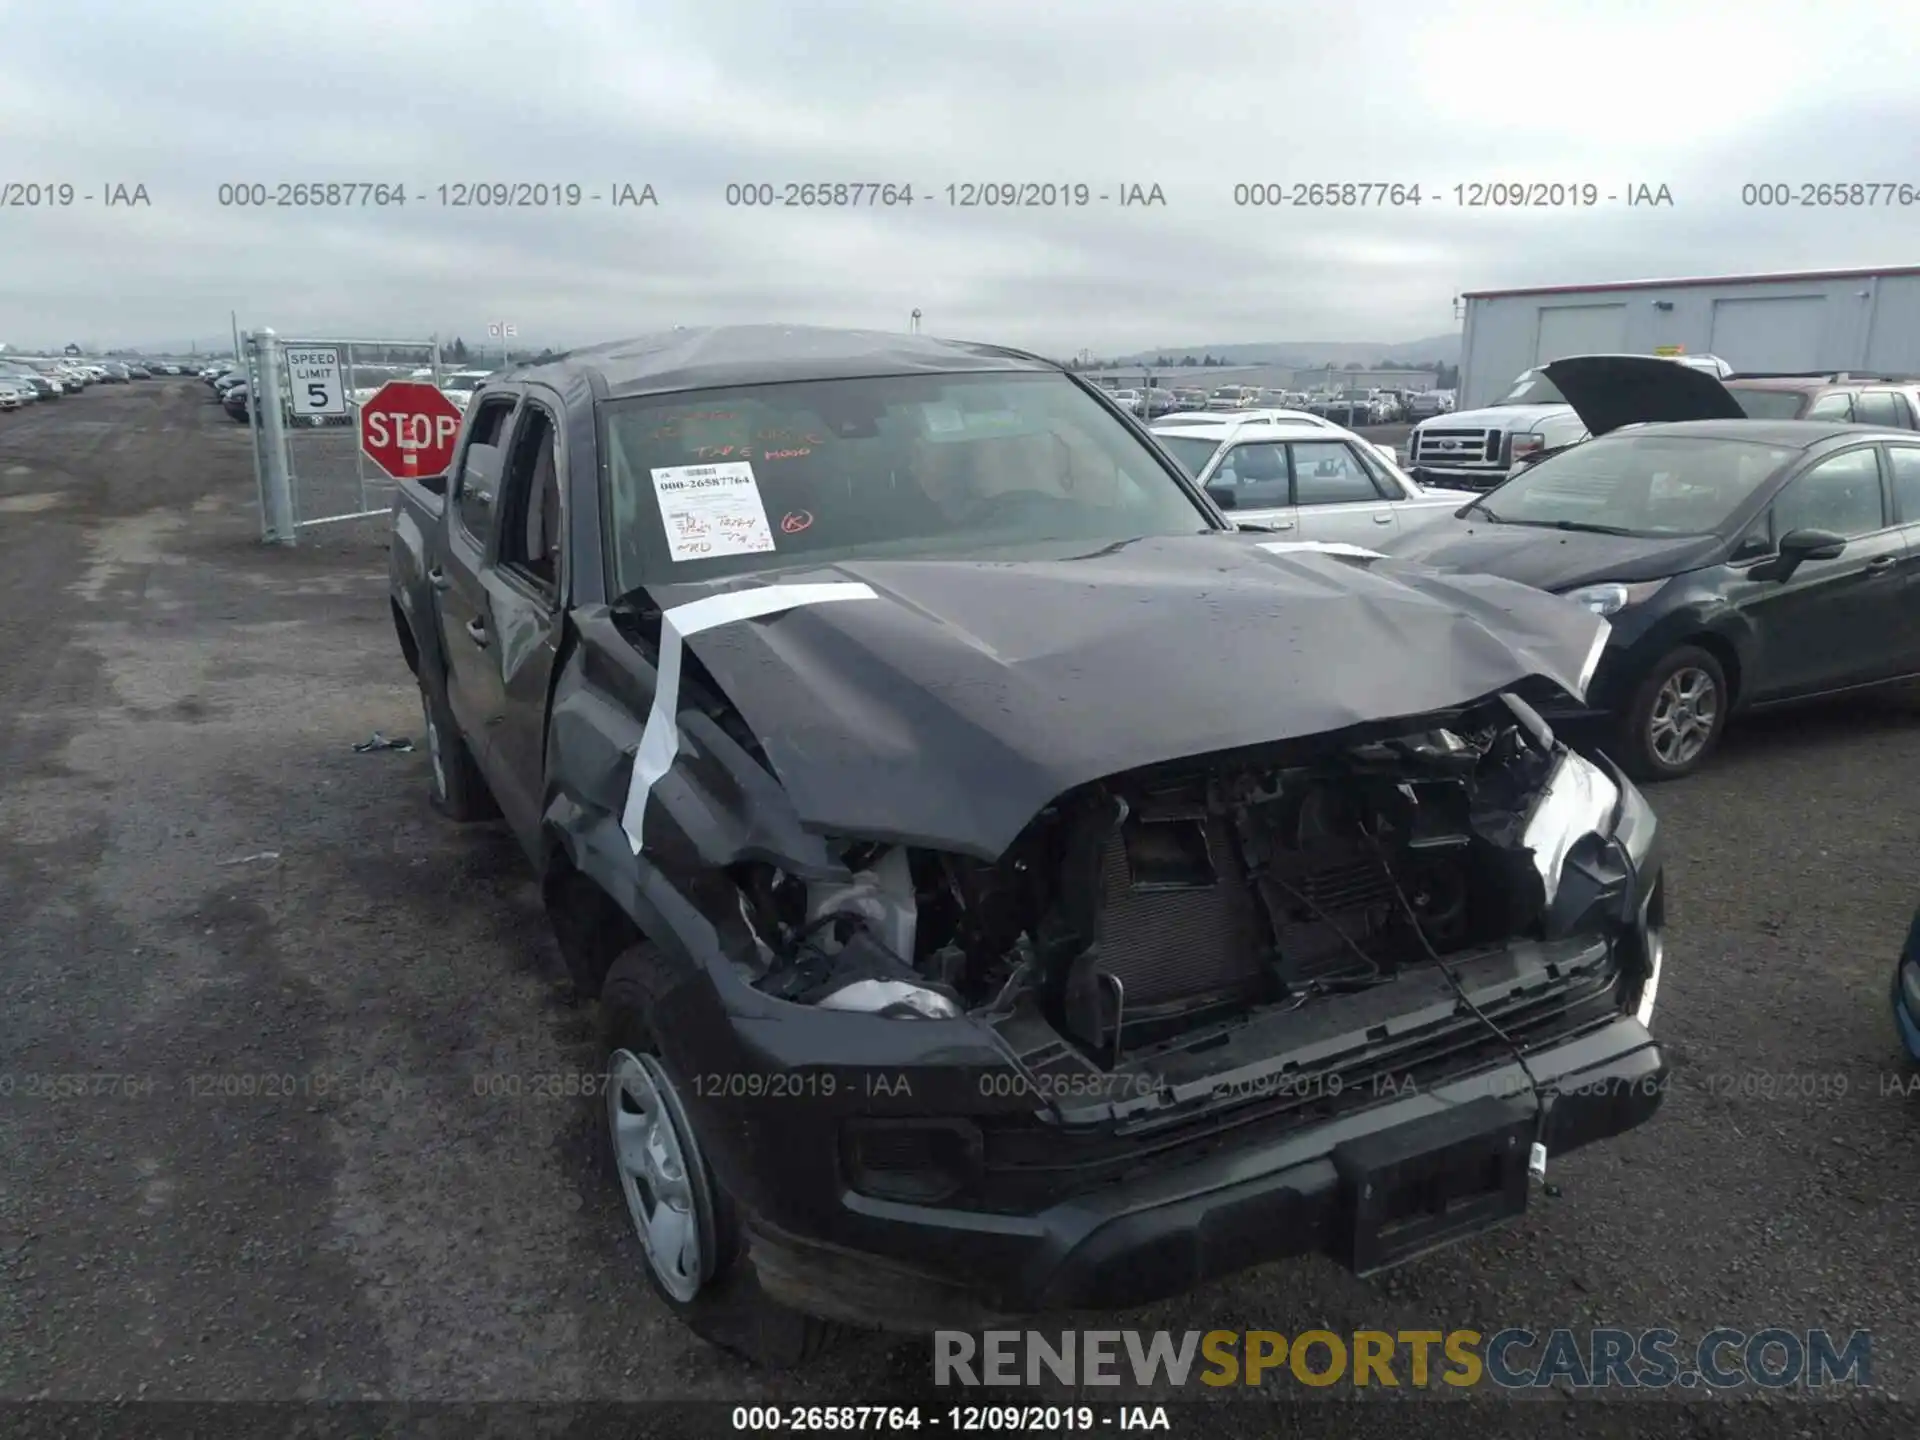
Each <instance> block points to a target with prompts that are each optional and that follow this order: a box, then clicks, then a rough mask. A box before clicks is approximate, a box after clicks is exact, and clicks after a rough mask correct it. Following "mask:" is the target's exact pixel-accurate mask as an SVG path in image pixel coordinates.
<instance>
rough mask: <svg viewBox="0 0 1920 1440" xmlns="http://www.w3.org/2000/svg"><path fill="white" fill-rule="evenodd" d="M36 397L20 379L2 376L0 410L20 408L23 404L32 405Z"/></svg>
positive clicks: (0, 381) (0, 380)
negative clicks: (9, 378)
mask: <svg viewBox="0 0 1920 1440" xmlns="http://www.w3.org/2000/svg"><path fill="white" fill-rule="evenodd" d="M36 398H37V397H36V396H35V395H34V393H33V391H32V390H31V389H29V388H28V387H27V386H26V385H24V384H22V383H21V382H20V381H18V380H8V379H6V378H5V377H0V410H18V409H19V408H20V407H21V406H23V405H31V404H32V403H33V402H34V400H35V399H36Z"/></svg>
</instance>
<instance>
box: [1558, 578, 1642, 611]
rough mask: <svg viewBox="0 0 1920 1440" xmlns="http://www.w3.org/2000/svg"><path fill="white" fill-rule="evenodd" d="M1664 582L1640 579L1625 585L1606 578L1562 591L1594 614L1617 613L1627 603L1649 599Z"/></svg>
mask: <svg viewBox="0 0 1920 1440" xmlns="http://www.w3.org/2000/svg"><path fill="white" fill-rule="evenodd" d="M1666 583H1667V582H1666V581H1665V580H1642V581H1640V582H1639V583H1637V584H1633V585H1626V584H1622V583H1620V582H1619V581H1617V580H1607V581H1604V582H1602V583H1601V584H1598V585H1582V586H1581V587H1580V588H1579V589H1578V590H1568V591H1566V592H1564V593H1565V595H1566V597H1567V599H1569V600H1573V601H1577V602H1578V603H1580V604H1582V605H1584V606H1586V607H1587V609H1589V610H1591V611H1592V612H1593V613H1594V614H1596V615H1618V614H1619V613H1620V612H1621V611H1622V610H1624V609H1626V608H1627V607H1628V606H1629V605H1638V604H1640V603H1641V602H1642V601H1644V600H1651V599H1652V598H1653V597H1654V595H1655V593H1656V592H1658V591H1659V589H1660V587H1661V586H1662V585H1665V584H1666Z"/></svg>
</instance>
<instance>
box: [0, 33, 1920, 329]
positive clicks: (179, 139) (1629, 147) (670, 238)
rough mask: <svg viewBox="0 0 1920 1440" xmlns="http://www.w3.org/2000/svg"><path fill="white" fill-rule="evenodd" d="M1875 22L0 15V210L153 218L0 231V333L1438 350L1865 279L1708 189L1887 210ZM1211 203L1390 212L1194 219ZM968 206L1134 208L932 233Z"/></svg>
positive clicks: (1835, 230) (1075, 211) (1790, 226)
mask: <svg viewBox="0 0 1920 1440" xmlns="http://www.w3.org/2000/svg"><path fill="white" fill-rule="evenodd" d="M1884 21H1885V12H1884V11H1877V12H1876V11H1873V10H1870V9H1866V8H1862V9H1859V10H1855V9H1853V8H1852V7H1849V6H1846V5H1834V4H1824V5H1818V6H1814V5H1807V4H1794V3H1779V4H1772V5H1769V4H1764V3H1753V4H1748V5H1745V6H1742V7H1740V9H1739V10H1738V11H1737V12H1734V11H1729V10H1726V9H1725V8H1724V7H1704V6H1702V7H1685V6H1674V5H1671V4H1662V5H1653V4H1643V3H1633V0H1615V3H1611V4H1605V5H1598V4H1590V5H1573V4H1555V5H1551V6H1547V5H1541V4H1538V3H1528V4H1523V5H1507V4H1495V3H1481V4H1476V5H1475V6H1472V7H1469V8H1467V9H1465V10H1462V9H1459V8H1457V7H1455V8H1447V7H1439V6H1423V7H1415V6H1412V5H1397V4H1396V5H1377V6H1347V7H1333V8H1328V9H1319V8H1315V9H1311V10H1309V9H1303V8H1299V7H1275V6H1272V5H1268V4H1248V3H1223V4H1213V5H1207V6H1191V7H1168V6H1165V5H1163V4H1154V5H1147V4H1138V3H1126V0H1110V3H1102V4H1097V5H1096V4H1091V3H1056V4H1054V5H1051V6H1044V7H1038V6H1031V5H1029V4H1026V3H1021V4H1014V3H1010V0H920V3H917V4H915V5H912V6H898V5H881V4H878V3H871V0H855V3H851V4H843V5H835V6H832V7H807V6H787V5H774V4H771V3H764V4H762V3H755V4H739V3H736V4H731V5H725V6H721V5H714V4H710V3H708V4H693V3H658V0H656V3H650V4H648V5H646V6H644V7H636V6H632V5H628V4H621V3H615V0H575V3H570V4H568V5H555V6H549V7H545V8H542V9H536V8H533V7H510V8H507V7H489V6H485V5H475V4H472V3H467V4H462V5H453V4H448V3H445V0H412V3H409V4H407V5H404V6H394V5H391V4H376V3H372V0H336V3H333V4H330V5H329V6H327V7H325V10H324V12H321V13H320V14H319V16H318V18H308V16H307V15H306V13H305V12H302V11H299V10H297V9H293V8H288V7H241V8H240V9H238V10H233V9H224V10H221V11H218V12H210V11H200V10H187V11H183V10H181V8H180V7H176V6H165V7H161V6H148V5H145V4H136V3H123V4H105V3H95V4H91V5H88V4H81V3H75V4H63V5H44V4H43V5H32V6H15V7H11V8H10V9H9V11H8V16H7V21H6V28H5V31H4V37H5V43H4V46H0V181H7V180H11V181H21V182H24V183H32V182H35V181H47V180H54V181H70V182H72V183H74V184H75V185H76V186H77V187H78V188H79V189H80V190H81V191H82V192H87V193H96V194H97V193H99V191H100V189H101V187H102V185H104V184H107V183H110V182H113V181H123V182H126V183H130V184H131V183H135V182H138V183H144V184H145V185H146V187H147V190H148V193H149V194H150V196H151V197H152V205H151V206H150V207H148V208H141V209H133V210H127V209H113V210H109V209H105V208H103V207H101V206H100V205H99V204H98V203H97V202H95V203H93V204H91V205H89V204H85V203H79V204H76V205H74V206H72V207H71V208H67V209H51V210H50V209H46V208H38V209H35V208H7V209H0V241H3V243H4V251H5V255H6V262H7V263H6V264H5V265H4V266H0V314H3V315H5V316H6V317H7V318H6V321H5V324H6V326H7V328H8V329H9V331H10V332H11V334H13V335H17V336H20V337H24V338H26V339H30V340H31V341H34V342H45V343H54V342H58V341H61V340H63V339H65V338H67V337H68V336H70V335H74V334H87V335H95V336H99V337H102V338H103V339H110V340H117V341H121V342H126V343H140V342H143V341H145V342H157V341H163V340H166V339H169V338H175V337H178V338H186V337H204V336H213V335H219V334H221V333H223V332H224V331H225V329H226V317H227V313H228V311H229V310H235V309H237V310H238V311H239V312H240V314H241V321H242V323H243V324H250V325H272V326H274V327H275V328H276V329H278V330H280V331H281V333H283V334H293V333H295V332H296V331H300V330H305V331H308V332H309V333H314V332H324V333H329V334H348V333H353V334H365V333H368V332H371V331H380V332H388V333H397V334H406V335H414V334H426V333H429V332H432V331H438V332H440V333H442V334H453V333H464V334H466V335H467V336H468V337H469V338H471V336H472V335H473V334H476V333H478V332H480V331H481V330H482V329H483V327H484V326H485V324H486V322H487V321H488V320H490V319H496V318H502V317H506V318H511V319H513V320H515V322H516V323H517V324H518V326H519V328H520V334H521V336H522V338H523V341H528V342H532V343H535V344H548V343H550V344H553V345H556V346H559V345H568V344H577V343H584V342H591V341H594V340H599V339H604V338H608V337H609V336H610V335H612V334H616V333H622V332H624V333H632V332H634V331H643V330H647V329H653V328H659V327H662V326H667V325H673V324H700V323H715V322H727V321H744V320H763V319H789V320H794V321H809V322H815V323H846V324H854V325H863V326H882V327H887V328H904V326H905V324H906V323H907V321H906V317H907V314H908V312H909V311H911V310H912V309H913V308H914V307H916V306H918V307H919V308H921V309H922V310H923V312H924V313H925V316H926V322H925V323H926V328H928V329H929V330H930V331H934V332H937V333H947V334H957V335H965V336H969V337H975V338H991V339H997V340H1002V341H1005V342H1007V343H1011V344H1019V345H1026V346H1030V347H1034V348H1038V349H1042V350H1048V351H1052V352H1054V353H1062V352H1066V351H1071V350H1077V349H1079V348H1081V347H1082V346H1088V347H1092V348H1094V349H1111V350H1124V349H1136V348H1143V347H1150V346H1153V345H1159V344H1166V343H1172V342H1173V341H1175V340H1181V341H1186V340H1211V341H1213V342H1215V343H1232V342H1244V341H1250V340H1267V339H1364V340H1376V341H1392V340H1395V339H1402V338H1411V337H1414V336H1420V335H1428V334H1432V333H1435V332H1437V331H1442V330H1445V329H1448V328H1451V326H1452V325H1453V323H1454V321H1453V309H1452V302H1453V297H1454V296H1455V295H1456V294H1457V293H1458V292H1459V291H1461V290H1463V289H1475V288H1489V287H1504V286H1515V285H1523V284H1548V283H1579V282H1582V281H1589V280H1617V279H1627V278H1636V277H1643V276H1649V275H1663V274H1695V273H1706V274H1714V273H1737V272H1744V271H1749V270H1766V269H1801V268H1816V267H1826V266H1842V265H1851V264H1867V265H1871V264H1888V263H1894V262H1895V261H1897V260H1899V259H1901V258H1902V250H1903V248H1905V242H1906V237H1908V236H1910V235H1911V234H1912V233H1913V226H1914V224H1915V222H1916V221H1920V205H1913V206H1907V207H1899V206H1892V207H1875V208H1872V209H1864V210H1852V211H1848V210H1836V209H1804V210H1803V209H1799V208H1792V209H1788V210H1781V209H1778V208H1775V207H1754V206H1746V205H1743V204H1742V203H1741V186H1742V184H1744V183H1761V182H1776V181H1777V182H1785V183H1789V184H1798V183H1801V182H1806V181H1853V180H1860V181H1876V180H1878V181H1886V182H1891V183H1894V184H1899V183H1906V184H1909V185H1916V184H1920V164H1916V163H1915V162H1916V160H1920V140H1916V138H1915V137H1916V136H1920V128H1917V127H1916V126H1915V124H1914V121H1915V119H1916V118H1920V92H1916V91H1915V90H1914V89H1913V87H1912V86H1911V85H1910V84H1908V83H1906V79H1905V77H1909V76H1911V75H1912V74H1913V73H1915V72H1916V61H1920V39H1916V38H1914V37H1913V35H1912V33H1911V27H1900V26H1895V25H1890V24H1887V23H1884ZM1868 51H1870V53H1871V54H1872V56H1873V61H1874V63H1873V64H1872V65H1871V66H1863V65H1862V64H1861V63H1860V60H1861V57H1862V55H1863V53H1867V52H1868ZM494 180H502V181H521V182H528V183H532V184H545V185H547V186H548V187H550V189H551V187H556V186H557V187H561V193H565V192H564V187H566V186H569V185H576V184H577V185H579V186H580V187H581V190H582V193H583V195H585V194H592V193H599V194H602V195H603V196H604V195H609V194H612V193H614V192H615V189H616V187H618V186H621V185H626V184H631V185H633V186H634V187H635V188H636V191H637V190H638V188H639V187H641V186H644V185H649V184H650V185H652V186H653V188H654V193H655V194H656V196H657V197H658V199H659V204H658V206H657V207H656V208H647V209H641V210H634V209H616V208H613V207H611V206H609V205H608V204H607V203H605V201H604V200H603V201H602V202H600V203H597V204H596V203H593V202H591V201H585V200H583V202H582V203H581V204H580V205H578V206H567V205H552V204H549V205H545V206H528V207H516V208H509V209H501V208H495V207H486V208H478V207H472V206H469V207H464V208H460V207H454V206H450V205H445V204H442V203H441V200H440V195H441V192H440V190H439V187H440V186H442V185H446V186H449V187H459V186H462V185H470V184H472V183H474V182H487V181H494ZM328 181H332V182H336V183H340V182H362V183H375V184H385V185H401V186H403V187H404V188H405V190H406V193H407V194H408V196H409V199H408V202H407V204H406V205H405V206H404V207H390V208H376V207H372V206H365V207H360V206H356V207H353V208H348V209H311V208H303V209H289V210H281V209H277V208H269V209H267V210H259V209H250V208H238V207H235V206H232V205H223V204H222V203H221V199H222V191H221V186H222V185H228V186H231V185H235V184H251V183H256V182H257V183H263V184H266V185H268V186H270V187H277V185H278V184H279V183H280V182H289V183H293V182H328ZM1495 181H1525V182H1534V181H1541V182H1559V183H1562V184H1572V185H1574V186H1579V185H1582V184H1585V183H1587V182H1592V183H1594V184H1595V185H1596V186H1598V187H1599V189H1600V190H1601V191H1602V192H1603V193H1616V194H1618V193H1624V192H1625V187H1627V186H1629V185H1632V184H1638V183H1646V184H1649V185H1653V186H1658V185H1660V184H1666V185H1668V186H1669V187H1670V191H1671V193H1672V195H1673V196H1674V203H1673V205H1672V206H1671V207H1662V208H1657V209H1656V208H1644V207H1641V208H1629V207H1627V206H1626V205H1624V204H1623V203H1621V202H1613V203H1602V204H1599V205H1596V206H1593V207H1587V208H1582V207H1564V208H1545V209H1538V208H1533V209H1522V210H1514V209H1507V208H1499V207H1494V208H1478V209H1471V208H1465V207H1463V206H1462V205H1461V204H1460V203H1459V197H1458V196H1457V195H1456V193H1455V191H1454V189H1453V187H1455V186H1458V185H1470V184H1473V183H1477V182H1495ZM790 182H791V183H810V182H811V183H820V182H825V183H828V184H833V183H842V184H858V183H879V184H888V185H895V186H899V185H906V186H908V187H910V188H911V190H912V192H913V193H914V195H915V196H916V199H915V202H914V203H913V204H912V205H911V206H906V205H895V206H881V205H863V206H861V207H859V208H857V209H824V210H823V209H811V208H799V209H792V208H788V207H786V206H784V205H780V206H775V207H771V208H767V207H757V206H756V207H746V206H738V205H729V204H728V203H727V198H728V191H727V187H728V185H729V184H734V185H742V184H760V183H765V184H771V185H774V186H776V187H779V188H780V189H781V190H784V187H785V185H786V184H788V183H790ZM1252 182H1271V183H1274V184H1277V185H1280V186H1283V187H1289V189H1290V187H1292V186H1294V185H1296V184H1307V183H1314V182H1393V183H1398V184H1402V185H1418V186H1420V187H1421V189H1422V191H1423V203H1422V204H1421V205H1419V206H1417V207H1415V206H1410V205H1402V206H1397V207H1396V206H1391V205H1388V206H1367V207H1364V208H1340V207H1290V206H1289V207H1279V208H1253V207H1246V206H1237V205H1236V204H1235V203H1234V198H1233V197H1234V187H1235V186H1236V184H1245V183H1252ZM983 184H984V185H988V186H996V185H1002V184H1013V185H1026V184H1031V185H1033V186H1036V187H1042V188H1037V189H1035V190H1034V191H1033V192H1032V195H1031V198H1034V199H1044V198H1046V197H1047V194H1048V192H1047V191H1046V190H1045V189H1044V188H1043V187H1045V186H1048V185H1051V186H1053V187H1055V188H1054V191H1053V192H1052V193H1053V195H1054V197H1055V198H1056V199H1057V197H1058V196H1059V195H1060V194H1061V193H1063V192H1062V189H1061V187H1066V188H1065V191H1064V193H1066V194H1068V195H1069V196H1071V195H1072V194H1073V193H1074V192H1073V189H1072V187H1074V186H1077V185H1083V184H1084V185H1085V186H1087V187H1088V191H1089V194H1090V196H1098V195H1100V194H1103V193H1104V194H1107V195H1109V196H1115V195H1118V194H1120V193H1121V190H1122V187H1125V186H1129V185H1135V184H1137V185H1140V186H1142V187H1143V188H1144V187H1150V186H1153V185H1158V186H1159V187H1160V189H1161V192H1162V193H1163V194H1164V196H1165V197H1166V203H1165V205H1164V206H1163V207H1159V206H1156V207H1151V208H1141V207H1128V208H1123V207H1121V206H1120V205H1118V204H1117V203H1115V202H1114V201H1112V200H1109V201H1108V202H1106V203H1101V202H1099V201H1098V200H1097V199H1090V203H1088V204H1086V205H1085V206H1077V205H1073V204H1066V205H1061V204H1057V203H1056V204H1052V205H1046V204H1041V205H1031V206H1027V205H1022V206H1016V207H973V208H962V207H959V206H957V205H955V204H953V203H950V201H949V198H948V197H949V192H948V189H947V187H948V186H956V187H965V186H970V185H971V186H979V185H983ZM449 193H451V192H449ZM958 193H959V192H958V191H956V192H955V196H956V198H957V196H958Z"/></svg>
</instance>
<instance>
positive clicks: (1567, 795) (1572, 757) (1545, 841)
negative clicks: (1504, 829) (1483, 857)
mask: <svg viewBox="0 0 1920 1440" xmlns="http://www.w3.org/2000/svg"><path fill="white" fill-rule="evenodd" d="M1619 804H1620V787H1619V786H1618V785H1615V784H1614V783H1613V779H1612V777H1611V776H1609V775H1608V774H1607V772H1606V771H1604V770H1602V769H1601V768H1600V767H1599V766H1598V765H1595V764H1594V763H1593V762H1592V761H1591V760H1588V759H1587V758H1586V757H1585V756H1584V755H1579V754H1576V753H1575V752H1573V751H1571V750H1567V751H1563V752H1562V753H1561V756H1560V759H1559V762H1558V763H1557V764H1556V765H1555V766H1554V767H1553V773H1552V775H1550V776H1549V777H1548V779H1547V783H1546V787H1545V789H1544V790H1543V791H1542V792H1541V794H1540V798H1539V799H1538V800H1537V801H1536V802H1535V804H1534V808H1533V814H1532V815H1531V816H1529V817H1528V819H1527V827H1526V830H1525V832H1524V833H1523V834H1522V836H1521V841H1520V843H1521V844H1523V845H1525V846H1526V847H1527V848H1528V849H1529V850H1531V851H1533V863H1534V866H1535V867H1536V868H1537V869H1538V870H1539V872H1540V880H1541V883H1542V884H1543V885H1544V886H1545V888H1546V896H1547V904H1549V905H1551V904H1553V899H1554V896H1555V894H1556V893H1558V891H1559V889H1560V870H1561V867H1562V866H1564V865H1565V864H1566V860H1567V855H1568V853H1569V852H1570V851H1572V849H1573V847H1574V845H1575V844H1577V843H1578V842H1579V841H1580V839H1581V838H1582V837H1584V836H1587V835H1603V834H1605V833H1606V832H1607V829H1608V827H1609V826H1610V825H1611V823H1612V820H1613V813H1614V811H1615V809H1616V808H1618V806H1619Z"/></svg>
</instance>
